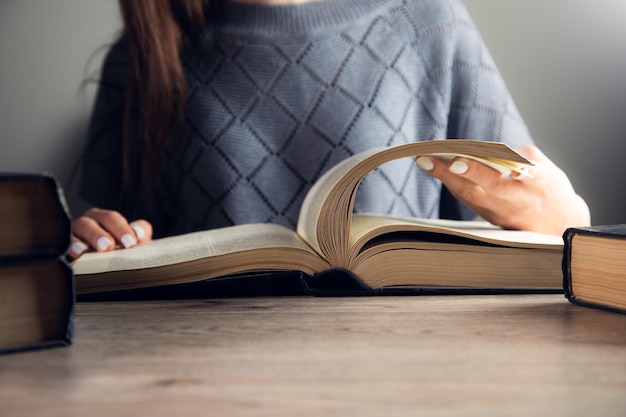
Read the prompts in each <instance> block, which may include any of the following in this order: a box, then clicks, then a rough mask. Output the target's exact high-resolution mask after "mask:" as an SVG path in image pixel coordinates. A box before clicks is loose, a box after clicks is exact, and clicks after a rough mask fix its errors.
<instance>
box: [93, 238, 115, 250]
mask: <svg viewBox="0 0 626 417" xmlns="http://www.w3.org/2000/svg"><path fill="white" fill-rule="evenodd" d="M112 244H113V242H111V239H109V238H108V237H106V236H102V237H101V238H99V239H98V240H97V241H96V246H97V247H98V249H99V250H106V249H107V248H108V247H109V246H111V245H112Z"/></svg>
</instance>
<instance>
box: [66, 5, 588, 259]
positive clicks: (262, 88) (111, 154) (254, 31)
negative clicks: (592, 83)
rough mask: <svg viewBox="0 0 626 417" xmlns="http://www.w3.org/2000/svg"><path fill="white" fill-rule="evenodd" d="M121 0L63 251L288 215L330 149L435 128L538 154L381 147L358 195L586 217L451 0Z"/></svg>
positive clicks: (459, 208)
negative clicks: (506, 160)
mask: <svg viewBox="0 0 626 417" xmlns="http://www.w3.org/2000/svg"><path fill="white" fill-rule="evenodd" d="M292 3H299V4H292ZM120 6H121V10H122V15H123V17H124V32H123V35H122V37H121V39H120V41H119V42H117V43H116V44H115V45H114V47H113V48H112V49H111V51H110V53H109V55H108V56H107V59H106V62H105V65H104V69H103V74H102V81H101V85H100V91H99V94H98V98H97V101H96V104H95V108H94V114H93V118H92V123H91V129H90V134H89V146H88V149H87V152H86V155H85V159H84V164H83V182H82V184H81V192H82V195H83V197H84V198H85V199H86V200H88V201H91V202H92V203H93V204H94V205H95V206H96V207H98V208H94V209H91V210H89V211H87V212H86V213H85V214H84V215H83V216H81V217H80V218H78V219H76V220H75V221H74V223H73V233H74V236H73V244H72V246H71V247H70V250H69V252H68V254H69V255H70V256H72V257H78V256H80V255H81V254H82V253H83V252H84V251H86V250H89V249H90V248H94V249H95V250H98V251H108V250H112V249H113V248H114V247H115V246H116V245H121V246H123V247H130V246H133V245H135V244H137V243H138V242H143V241H146V240H149V239H151V238H152V236H153V235H154V236H165V235H171V234H179V233H185V232H191V231H194V230H201V229H207V228H215V227H221V226H229V225H233V224H239V223H250V222H275V223H280V224H285V225H288V226H291V227H294V226H295V222H296V220H297V214H298V211H299V208H300V204H301V202H302V199H303V197H304V195H305V194H306V191H307V190H308V189H309V187H310V186H311V184H312V183H313V182H314V181H315V180H316V179H317V178H319V176H320V175H321V174H322V173H323V172H325V171H326V170H327V169H328V168H329V167H331V166H332V165H333V164H335V163H336V162H338V161H340V160H342V159H344V158H345V157H347V156H349V155H352V154H354V153H357V152H360V151H363V150H366V149H371V148H374V147H381V146H390V145H394V144H399V143H406V142H411V141H417V140H432V139H440V138H448V139H454V138H470V139H481V140H493V141H502V142H505V143H507V144H509V145H511V146H513V147H516V148H518V150H519V151H520V152H521V153H522V154H524V155H525V156H527V157H528V158H530V159H531V160H533V161H534V162H535V164H536V166H535V167H534V169H533V172H532V178H531V177H527V178H523V179H522V178H504V177H501V176H500V175H499V173H497V172H496V171H493V170H491V169H489V168H487V167H485V166H482V165H480V164H478V163H475V162H474V161H471V160H465V159H462V158H458V159H457V160H454V161H451V162H450V163H444V162H441V161H439V160H437V159H432V158H426V157H423V158H419V159H418V160H417V166H418V167H419V168H421V169H418V168H416V167H415V164H414V163H413V162H412V161H409V160H406V161H396V162H395V163H393V164H389V165H388V166H384V167H381V169H379V170H377V171H376V172H375V173H373V174H372V175H370V176H368V177H367V178H366V180H365V181H364V182H363V184H362V185H361V187H360V189H359V195H358V196H357V201H356V204H355V210H356V211H361V212H378V213H385V214H392V215H402V216H417V217H445V218H457V219H467V218H471V217H473V216H475V215H476V214H478V215H480V216H482V217H483V218H485V219H486V220H489V221H490V222H492V223H494V224H497V225H500V226H503V227H506V228H512V229H523V230H532V231H539V232H545V233H552V234H561V233H562V232H563V231H564V230H565V228H566V227H568V226H573V225H576V226H581V225H587V224H589V221H590V220H589V210H588V207H587V205H586V203H585V202H584V201H583V200H582V198H580V197H579V196H578V195H577V194H576V193H575V191H574V190H573V188H572V186H571V184H570V182H569V180H568V178H567V176H566V175H565V174H564V173H563V172H562V171H561V170H560V169H559V168H558V167H556V166H555V165H554V164H553V163H552V162H551V161H550V160H549V159H548V158H546V157H545V156H544V155H543V154H542V153H541V152H540V151H539V150H538V149H537V148H536V147H535V146H534V145H533V141H532V138H531V136H530V134H529V133H528V130H527V129H526V127H525V125H524V123H523V121H522V119H521V117H520V115H519V114H518V111H517V109H516V108H515V105H514V104H513V101H512V99H511V97H510V95H509V93H508V91H507V90H506V87H505V85H504V82H503V81H502V79H501V77H500V75H499V73H498V72H497V70H496V68H495V66H494V64H493V62H492V60H491V58H490V56H489V53H488V51H487V50H486V48H485V46H484V44H483V42H482V40H481V39H480V36H479V35H478V32H477V30H476V28H475V27H474V25H473V23H472V21H471V19H470V17H469V15H468V14H467V12H466V10H465V9H464V8H463V7H462V6H461V5H460V4H459V2H458V1H457V0H447V1H441V0H422V1H402V0H317V1H310V0H309V1H306V0H301V1H288V0H239V1H227V0H222V1H206V0H204V1H203V0H184V1H176V0H153V1H150V2H144V1H141V0H120ZM442 184H443V185H445V186H443V185H442ZM136 219H141V220H136Z"/></svg>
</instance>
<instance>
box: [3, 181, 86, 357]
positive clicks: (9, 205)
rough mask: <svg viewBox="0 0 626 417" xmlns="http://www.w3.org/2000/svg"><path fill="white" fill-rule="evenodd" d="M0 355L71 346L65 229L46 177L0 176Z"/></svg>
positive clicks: (56, 193)
mask: <svg viewBox="0 0 626 417" xmlns="http://www.w3.org/2000/svg"><path fill="white" fill-rule="evenodd" d="M0 201H1V202H2V203H1V204H0V353H5V352H11V351H21V350H27V349H37V348H44V347H49V346H59V345H68V344H71V342H72V329H73V321H72V320H73V311H74V275H73V271H72V268H71V267H70V266H69V265H68V264H67V263H66V262H65V260H64V253H65V250H66V249H67V247H68V245H69V242H70V236H71V226H70V217H69V211H68V209H67V205H66V203H65V198H64V195H63V190H62V189H61V187H60V186H59V184H58V182H57V181H56V180H55V178H54V177H53V176H51V175H49V174H17V173H0Z"/></svg>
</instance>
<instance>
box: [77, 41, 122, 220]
mask: <svg viewBox="0 0 626 417" xmlns="http://www.w3.org/2000/svg"><path fill="white" fill-rule="evenodd" d="M125 77H126V55H125V50H124V47H123V45H122V44H121V43H120V42H118V43H116V44H115V45H114V46H113V47H112V48H111V50H110V51H109V53H108V55H107V56H106V58H105V61H104V65H103V69H102V75H101V79H100V82H99V88H98V92H97V95H96V99H95V103H94V108H93V111H92V115H91V120H90V125H89V129H88V131H87V144H86V148H85V150H84V153H83V159H82V166H81V168H82V171H81V179H80V188H79V193H80V196H81V197H82V198H83V199H84V200H86V201H87V202H89V203H91V204H94V205H95V206H98V207H101V208H107V209H112V210H121V208H122V207H121V206H122V201H121V199H122V197H121V194H122V193H121V191H122V177H123V174H122V159H123V157H122V146H123V145H122V136H123V134H122V132H123V115H124V96H125V93H124V86H125Z"/></svg>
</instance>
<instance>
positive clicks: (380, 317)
mask: <svg viewBox="0 0 626 417" xmlns="http://www.w3.org/2000/svg"><path fill="white" fill-rule="evenodd" d="M144 415H145V416H183V415H194V416H204V415H215V416H235V415H236V416H275V417H280V416H384V417H391V416H419V415H424V416H522V415H523V416H528V415H542V416H552V417H553V416H568V417H572V416H590V415H592V416H616V417H617V416H619V417H623V416H624V415H626V315H619V314H615V313H609V312H604V311H599V310H593V309H589V308H585V307H580V306H574V305H571V304H570V303H568V302H567V301H566V300H565V299H564V298H563V296H561V295H511V296H505V295H490V296H422V297H420V296H417V297H369V298H315V297H247V298H225V299H210V300H177V301H125V302H84V303H79V304H78V305H77V311H76V337H75V343H74V345H73V346H71V347H67V348H55V349H48V350H41V351H33V352H24V353H18V354H10V355H5V356H0V416H2V417H9V416H20V417H29V416H63V417H69V416H144Z"/></svg>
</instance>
